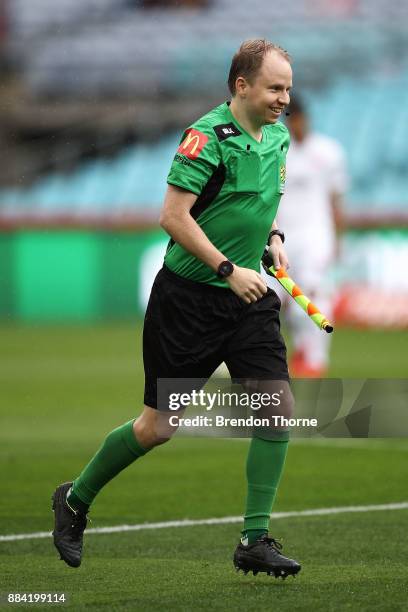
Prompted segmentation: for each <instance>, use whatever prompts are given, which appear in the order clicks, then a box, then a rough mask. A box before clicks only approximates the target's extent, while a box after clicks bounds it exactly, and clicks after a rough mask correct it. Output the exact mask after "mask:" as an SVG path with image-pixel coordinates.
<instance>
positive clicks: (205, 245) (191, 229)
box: [161, 212, 227, 272]
mask: <svg viewBox="0 0 408 612" xmlns="http://www.w3.org/2000/svg"><path fill="white" fill-rule="evenodd" d="M161 225H162V227H163V229H165V230H166V232H167V233H168V234H170V236H171V237H172V238H173V240H174V242H177V244H179V245H180V246H182V247H183V249H185V250H186V251H188V252H189V253H191V254H192V255H194V257H197V259H200V261H202V262H203V263H205V264H206V265H207V266H209V267H210V268H211V269H212V270H214V272H215V271H217V269H218V266H219V265H220V263H221V262H222V261H224V260H225V259H227V258H226V257H225V256H224V255H223V254H222V253H221V251H219V250H218V249H217V248H216V247H215V246H214V245H213V244H212V242H211V241H210V240H209V239H208V238H207V236H206V235H205V233H204V232H203V230H202V229H201V227H200V226H199V225H198V224H197V223H196V221H195V220H194V219H193V217H192V216H191V215H190V213H189V212H186V213H182V214H180V215H177V216H172V217H170V218H167V219H165V220H163V221H162V223H161Z"/></svg>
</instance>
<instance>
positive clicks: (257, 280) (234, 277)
mask: <svg viewBox="0 0 408 612" xmlns="http://www.w3.org/2000/svg"><path fill="white" fill-rule="evenodd" d="M225 280H226V281H227V283H228V284H229V286H230V289H232V291H233V292H234V293H235V294H236V295H237V296H238V297H240V298H241V300H243V301H244V302H245V303H246V304H250V303H251V302H256V301H257V300H258V299H259V298H261V297H262V296H263V295H264V294H265V293H266V292H267V291H268V288H267V286H266V284H265V281H264V280H263V278H262V276H261V275H260V274H258V272H255V270H250V269H249V268H241V267H239V266H236V265H234V271H233V273H232V274H231V275H230V276H228V277H227V278H226V279H225Z"/></svg>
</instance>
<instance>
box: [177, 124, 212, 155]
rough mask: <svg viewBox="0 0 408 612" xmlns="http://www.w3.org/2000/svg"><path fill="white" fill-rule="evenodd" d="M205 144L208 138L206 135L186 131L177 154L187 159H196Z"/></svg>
mask: <svg viewBox="0 0 408 612" xmlns="http://www.w3.org/2000/svg"><path fill="white" fill-rule="evenodd" d="M207 142H208V136H207V135H206V134H203V133H202V132H199V131H198V130H195V129H194V128H190V129H188V130H187V131H186V137H185V139H184V140H183V142H182V143H181V145H180V146H179V148H178V149H177V152H178V153H180V154H181V155H185V156H186V157H188V159H197V157H198V156H199V155H200V153H201V151H202V150H203V149H204V147H205V145H206V144H207Z"/></svg>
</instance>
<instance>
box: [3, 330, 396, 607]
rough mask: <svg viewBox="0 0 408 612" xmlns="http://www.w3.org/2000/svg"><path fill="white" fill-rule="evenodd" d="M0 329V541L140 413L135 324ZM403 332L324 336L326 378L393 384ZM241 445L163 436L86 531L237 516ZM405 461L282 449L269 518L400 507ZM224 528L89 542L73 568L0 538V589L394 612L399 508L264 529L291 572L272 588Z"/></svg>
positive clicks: (361, 444)
mask: <svg viewBox="0 0 408 612" xmlns="http://www.w3.org/2000/svg"><path fill="white" fill-rule="evenodd" d="M0 336H1V344H0V388H1V407H0V418H1V426H0V442H1V444H0V453H1V466H2V475H1V483H2V487H1V502H0V523H1V528H0V534H1V535H4V534H17V533H30V532H35V531H48V530H51V528H52V513H51V502H50V497H51V493H52V491H53V489H54V487H55V485H56V484H58V483H59V482H62V481H64V480H68V479H70V478H72V477H74V476H75V475H77V474H78V471H79V470H80V469H81V467H82V466H83V464H84V463H85V462H86V461H87V460H88V459H89V457H90V455H91V454H92V453H93V452H94V450H95V448H96V446H97V445H98V444H99V443H100V441H101V440H102V439H103V437H104V435H105V434H106V433H107V432H108V431H109V430H111V429H112V428H113V427H115V426H116V425H118V424H120V423H122V422H123V421H125V420H126V419H129V418H131V417H132V416H134V415H136V414H137V413H138V412H139V410H140V405H141V400H142V392H143V369H142V362H141V336H140V326H138V325H136V324H134V325H132V324H126V325H114V324H112V325H105V326H99V327H98V326H96V327H81V326H78V327H16V328H13V327H5V326H3V327H1V328H0ZM403 336H404V335H403V334H401V332H387V333H386V332H369V331H352V330H337V331H336V333H335V334H334V337H333V359H332V370H331V372H330V374H331V375H332V376H334V377H336V376H339V377H347V376H349V377H381V378H383V377H403V376H405V374H406V373H405V361H404V358H403V355H404V350H405V348H404V337H403ZM247 444H248V442H247V441H241V440H220V439H219V440H208V439H191V438H175V439H174V440H172V441H171V442H170V443H169V444H167V445H165V446H163V447H161V448H158V449H155V450H154V451H153V452H152V453H151V454H150V455H148V456H147V457H145V458H143V459H141V460H140V461H138V462H136V463H135V464H134V465H133V466H131V467H130V468H129V469H128V470H125V471H124V472H123V473H122V474H121V475H120V476H119V477H118V478H117V479H115V480H114V481H113V482H111V483H110V485H109V486H107V487H106V488H105V489H104V490H103V491H102V492H101V494H100V495H99V497H98V498H97V500H96V502H95V505H94V507H93V510H92V525H91V527H101V526H111V525H121V524H126V523H127V524H133V523H143V522H156V521H168V520H173V519H175V520H177V519H184V518H190V519H201V518H210V517H223V516H231V515H233V516H236V515H240V514H241V513H242V507H243V503H244V495H245V480H244V470H243V466H244V461H245V456H246V450H247ZM407 459H408V441H406V440H368V441H367V440H348V441H342V440H340V441H339V440H337V441H336V440H326V441H323V442H315V441H310V440H304V441H298V440H296V441H294V442H293V443H292V444H291V447H290V450H289V454H288V460H287V467H286V471H285V474H284V477H283V480H282V484H281V487H280V490H279V494H278V499H277V503H276V505H275V508H274V510H275V511H276V512H282V511H297V510H306V509H312V508H326V507H336V506H349V505H372V504H387V503H391V502H402V501H407V499H408V492H407V486H406V484H407V482H408V461H407ZM239 529H240V525H239V524H224V525H212V526H196V527H180V528H170V529H158V530H149V531H147V530H145V531H134V532H128V533H117V534H105V535H88V536H86V537H85V555H84V561H83V564H82V566H81V567H80V568H79V569H78V570H74V569H71V568H69V567H67V566H66V565H65V564H63V562H61V561H59V560H58V558H57V554H56V551H55V550H54V548H53V546H52V543H51V540H50V539H37V540H24V541H13V542H0V554H1V557H0V559H1V561H0V562H1V579H0V581H1V587H0V592H1V593H2V595H3V597H4V594H5V593H8V592H37V593H38V592H60V593H61V592H63V593H66V594H67V596H68V604H65V605H64V608H67V609H68V608H69V609H73V610H88V609H91V610H118V611H119V610H140V611H150V610H151V611H156V610H158V611H159V610H160V611H161V610H163V611H164V610H166V611H177V612H179V611H191V610H203V611H207V610H208V611H209V610H220V611H229V610H254V611H255V610H257V611H258V610H279V611H280V610H285V611H286V610H288V611H289V610H291V611H292V610H305V611H306V610H319V611H320V610H321V611H331V610H333V611H334V610H359V611H360V610H367V611H368V610H370V611H371V610H381V611H388V610H389V611H396V610H401V611H402V610H406V609H407V601H408V599H407V590H406V586H407V582H408V570H407V561H406V560H407V553H408V547H407V543H406V534H407V532H408V510H399V511H380V512H365V513H359V514H357V513H356V514H351V513H345V514H338V515H331V516H308V517H294V518H286V519H279V520H276V521H272V522H271V533H272V534H273V536H274V537H276V538H278V539H281V540H282V541H283V544H284V552H286V553H287V554H288V555H290V556H291V555H293V556H294V557H295V558H297V559H299V560H300V561H301V562H302V565H303V569H302V572H301V573H300V574H299V576H298V577H297V578H296V579H292V578H288V579H287V580H286V581H285V582H283V581H280V580H275V579H274V578H271V577H268V576H265V575H258V576H257V577H253V576H252V575H248V576H244V575H243V574H242V573H239V574H237V573H236V572H235V571H234V568H233V565H232V562H231V557H232V553H233V550H234V548H235V546H236V543H237V540H238V537H239ZM3 607H4V609H12V608H11V607H10V606H6V605H5V604H4V606H3ZM15 607H17V606H15ZM31 607H32V606H31ZM20 608H21V607H20ZM26 608H28V609H29V608H30V606H26ZM35 609H37V610H39V609H49V606H48V607H45V606H43V607H41V606H38V605H36V606H35Z"/></svg>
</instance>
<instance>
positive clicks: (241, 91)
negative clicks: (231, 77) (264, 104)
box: [235, 76, 248, 98]
mask: <svg viewBox="0 0 408 612" xmlns="http://www.w3.org/2000/svg"><path fill="white" fill-rule="evenodd" d="M247 88H248V83H247V81H246V80H245V78H244V77H242V76H239V77H238V78H237V80H236V81H235V91H236V92H237V95H238V96H240V98H245V97H246V93H247Z"/></svg>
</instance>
